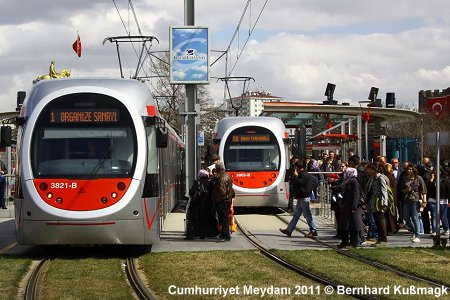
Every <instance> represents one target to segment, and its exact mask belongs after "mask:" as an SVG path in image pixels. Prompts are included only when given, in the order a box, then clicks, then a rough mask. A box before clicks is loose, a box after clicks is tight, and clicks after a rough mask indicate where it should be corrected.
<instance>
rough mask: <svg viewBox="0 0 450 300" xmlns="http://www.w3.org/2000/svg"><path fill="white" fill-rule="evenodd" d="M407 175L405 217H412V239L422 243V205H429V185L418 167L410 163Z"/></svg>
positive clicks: (403, 185) (414, 241)
mask: <svg viewBox="0 0 450 300" xmlns="http://www.w3.org/2000/svg"><path fill="white" fill-rule="evenodd" d="M406 171H407V173H406V177H405V180H403V182H402V187H401V188H402V192H403V195H404V198H403V218H404V219H405V220H408V219H410V220H411V223H412V224H411V225H412V228H411V229H412V231H413V235H412V237H411V241H412V242H413V243H420V215H419V214H420V213H419V210H420V206H425V205H427V201H426V199H427V198H426V194H427V187H426V185H425V181H424V180H423V178H422V177H421V176H420V175H419V172H418V170H417V167H416V166H415V165H414V164H409V165H408V167H407V169H406Z"/></svg>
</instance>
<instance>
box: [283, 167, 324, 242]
mask: <svg viewBox="0 0 450 300" xmlns="http://www.w3.org/2000/svg"><path fill="white" fill-rule="evenodd" d="M312 190H313V179H312V177H311V175H309V174H308V172H307V171H306V170H305V167H304V165H303V163H302V162H301V161H298V162H297V163H296V164H295V170H294V174H293V177H292V194H293V199H296V200H297V205H296V206H295V212H294V215H293V217H292V219H291V221H290V222H289V225H288V227H287V228H286V229H281V228H280V231H281V232H282V233H283V234H285V235H287V236H291V234H292V232H293V231H294V229H295V226H297V222H298V220H299V219H300V216H301V215H302V214H303V215H304V216H305V219H306V222H307V223H308V226H309V233H307V234H306V235H305V236H306V237H314V236H317V228H316V225H315V223H314V219H313V216H312V213H311V209H310V206H309V204H310V201H311V198H310V196H311V193H312Z"/></svg>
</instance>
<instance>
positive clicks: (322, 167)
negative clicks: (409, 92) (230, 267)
mask: <svg viewBox="0 0 450 300" xmlns="http://www.w3.org/2000/svg"><path fill="white" fill-rule="evenodd" d="M212 161H213V164H212V165H210V166H209V167H208V168H205V169H202V170H200V171H199V174H198V179H197V180H195V181H194V184H193V186H192V187H191V189H190V190H189V195H190V197H191V200H190V202H189V209H188V218H187V219H188V226H187V232H186V238H187V239H193V238H195V237H199V238H205V237H218V241H221V242H224V241H229V240H230V225H231V224H230V211H231V210H232V209H231V205H232V201H233V198H234V196H235V195H234V192H233V188H232V180H231V177H230V175H229V174H228V173H227V172H226V170H225V166H224V164H223V163H222V162H221V161H220V158H219V157H218V156H217V155H215V156H214V157H213V159H212ZM310 172H311V173H312V174H310ZM437 172H439V175H440V176H439V177H440V180H439V183H438V182H437V177H438V176H437ZM287 178H288V181H289V206H290V209H291V210H292V211H293V215H292V219H291V221H290V223H289V224H288V226H287V227H286V228H280V229H279V230H280V231H281V233H283V234H284V235H286V236H291V235H292V233H293V231H294V230H295V227H296V225H297V222H298V221H299V218H300V217H301V216H302V215H303V216H304V217H305V219H306V221H307V224H308V227H309V232H308V233H307V234H305V236H306V237H316V236H318V231H317V227H316V224H315V221H314V217H313V214H312V212H311V208H310V202H311V201H314V199H316V198H317V197H318V193H319V189H318V187H319V183H320V182H323V183H326V184H327V185H328V186H329V189H330V191H331V210H333V211H334V214H335V219H336V235H335V236H334V237H335V238H339V239H340V240H341V242H340V244H339V245H338V247H339V248H351V247H361V246H368V245H371V246H377V247H382V246H386V245H387V243H388V236H389V235H393V234H396V233H397V232H398V231H399V230H400V229H402V228H405V229H407V230H409V231H410V232H411V238H410V239H411V242H413V243H420V238H421V237H422V236H423V235H425V234H430V235H432V236H435V235H436V233H437V231H438V229H439V230H440V226H441V225H442V231H440V233H441V234H443V235H449V219H450V216H449V212H450V209H449V208H448V207H449V201H448V200H449V199H450V165H449V163H448V162H447V163H444V164H442V165H441V167H440V169H439V170H436V169H435V168H434V166H433V163H432V161H431V159H430V158H428V157H425V158H424V159H423V162H422V164H419V165H415V164H413V163H410V162H407V161H405V162H403V164H402V166H400V162H399V159H398V158H395V157H394V158H392V159H391V160H390V162H388V161H387V159H386V157H384V156H381V157H379V159H378V161H377V162H375V163H369V162H368V161H361V160H360V157H359V156H358V155H355V154H353V153H352V152H350V153H349V159H348V161H344V160H342V159H341V158H340V157H339V156H337V155H335V153H334V152H333V151H330V152H328V153H326V152H324V153H322V156H321V159H319V160H315V159H312V158H301V157H298V156H295V155H294V156H292V158H291V161H290V169H289V170H288V173H287ZM438 184H439V189H438V188H437V186H438ZM438 190H439V197H438V195H437V192H438ZM322 192H323V191H322ZM438 198H439V203H438V200H437V199H438ZM294 206H295V207H294ZM437 206H439V214H440V216H439V217H440V223H439V222H437V221H436V214H437V211H438V209H437ZM231 221H232V220H231Z"/></svg>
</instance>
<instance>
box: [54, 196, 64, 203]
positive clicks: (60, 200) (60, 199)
mask: <svg viewBox="0 0 450 300" xmlns="http://www.w3.org/2000/svg"><path fill="white" fill-rule="evenodd" d="M55 201H56V203H58V204H61V203H62V202H63V199H62V198H61V197H58V198H56V200H55Z"/></svg>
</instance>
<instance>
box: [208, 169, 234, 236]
mask: <svg viewBox="0 0 450 300" xmlns="http://www.w3.org/2000/svg"><path fill="white" fill-rule="evenodd" d="M215 167H216V168H215V169H216V171H217V181H216V183H215V184H214V187H213V191H212V199H213V200H214V201H215V202H216V211H217V218H218V219H219V223H220V225H221V226H222V229H221V232H220V239H219V241H220V242H225V241H229V240H230V219H229V212H230V207H231V201H232V199H233V196H234V192H233V181H232V180H231V176H230V175H229V174H228V173H227V172H225V166H224V164H223V163H222V162H218V163H216V164H215Z"/></svg>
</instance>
